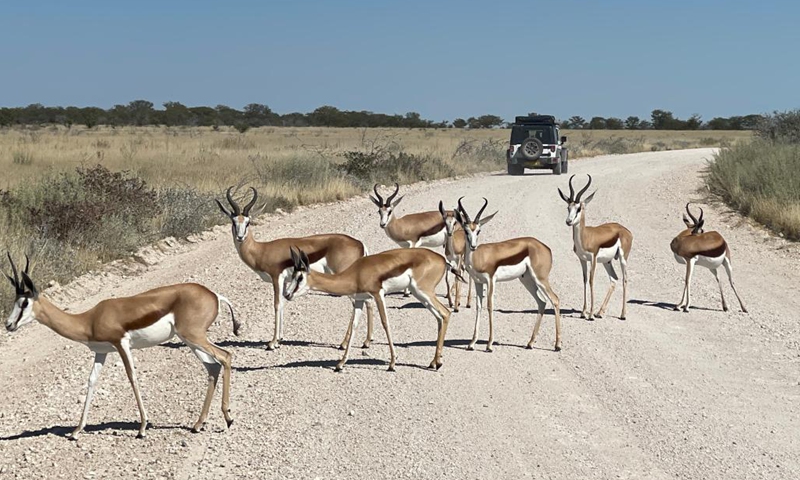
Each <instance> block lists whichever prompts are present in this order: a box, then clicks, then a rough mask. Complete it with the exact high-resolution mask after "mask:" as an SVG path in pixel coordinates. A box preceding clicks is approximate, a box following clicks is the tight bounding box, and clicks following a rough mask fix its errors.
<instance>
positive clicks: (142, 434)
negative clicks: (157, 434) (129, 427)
mask: <svg viewBox="0 0 800 480" xmlns="http://www.w3.org/2000/svg"><path fill="white" fill-rule="evenodd" d="M146 437H147V434H144V433H142V432H139V433H137V434H136V438H146Z"/></svg>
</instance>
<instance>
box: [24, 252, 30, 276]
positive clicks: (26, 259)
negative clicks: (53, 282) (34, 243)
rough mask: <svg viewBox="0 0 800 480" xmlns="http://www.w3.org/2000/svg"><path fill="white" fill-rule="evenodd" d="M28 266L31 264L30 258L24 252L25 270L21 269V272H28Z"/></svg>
mask: <svg viewBox="0 0 800 480" xmlns="http://www.w3.org/2000/svg"><path fill="white" fill-rule="evenodd" d="M30 266H31V259H30V257H29V256H28V254H27V253H26V254H25V270H23V272H24V273H26V274H28V273H30V271H29V270H30Z"/></svg>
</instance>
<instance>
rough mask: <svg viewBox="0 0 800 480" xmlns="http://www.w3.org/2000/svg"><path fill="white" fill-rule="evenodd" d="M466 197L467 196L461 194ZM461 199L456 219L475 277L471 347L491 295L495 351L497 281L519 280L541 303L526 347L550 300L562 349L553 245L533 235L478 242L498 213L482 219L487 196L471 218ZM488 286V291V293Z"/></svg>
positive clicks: (489, 347)
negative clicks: (552, 274)
mask: <svg viewBox="0 0 800 480" xmlns="http://www.w3.org/2000/svg"><path fill="white" fill-rule="evenodd" d="M461 198H464V197H461ZM461 198H459V199H458V210H456V211H455V212H454V213H455V217H456V221H458V223H459V224H460V225H461V228H462V229H463V230H464V232H465V233H466V240H467V247H468V248H467V250H466V253H465V255H464V261H465V265H466V268H467V272H469V274H470V276H471V277H472V278H473V280H475V299H476V301H475V330H474V332H473V334H472V340H471V341H470V342H469V346H468V347H467V349H468V350H472V349H474V348H475V343H476V342H477V341H478V327H479V325H480V319H481V308H482V306H483V300H484V298H487V296H488V302H487V309H488V310H489V340H488V342H487V343H486V351H487V352H491V351H492V345H493V343H494V290H495V285H496V284H497V282H508V281H511V280H515V279H519V281H520V282H522V285H524V286H525V288H526V289H527V290H528V292H530V294H531V295H532V296H533V298H534V300H536V304H537V306H538V310H539V315H538V317H537V318H536V323H535V325H534V327H533V333H532V334H531V339H530V341H529V342H528V344H527V345H526V348H533V343H534V342H535V341H536V336H537V335H538V333H539V326H540V325H541V323H542V318H543V317H544V309H545V306H546V303H545V300H544V299H547V300H549V301H550V303H551V304H552V305H553V309H554V311H555V317H556V343H555V350H556V351H559V350H561V311H560V310H559V300H558V295H556V293H555V292H554V291H553V288H552V287H551V286H550V280H549V277H550V271H551V270H552V268H553V254H552V252H551V251H550V248H549V247H548V246H547V245H545V244H544V243H542V242H540V241H539V240H537V239H535V238H533V237H521V238H514V239H511V240H505V241H503V242H497V243H484V244H482V245H478V235H480V233H481V227H482V226H483V225H485V224H486V223H488V222H489V220H491V219H492V218H493V217H494V216H495V215H496V214H497V212H495V213H493V214H491V215H489V216H488V217H485V218H482V217H481V216H482V215H483V211H484V210H485V209H486V206H487V205H488V204H489V201H488V200H486V199H485V198H484V199H483V206H482V207H481V209H480V210H479V211H478V215H476V216H475V220H472V219H470V217H469V215H468V214H467V211H466V210H464V207H463V206H462V205H461ZM487 289H488V292H487Z"/></svg>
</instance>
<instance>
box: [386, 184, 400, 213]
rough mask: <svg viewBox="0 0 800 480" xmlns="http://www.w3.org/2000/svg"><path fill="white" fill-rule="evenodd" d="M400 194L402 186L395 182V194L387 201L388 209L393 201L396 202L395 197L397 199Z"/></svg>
mask: <svg viewBox="0 0 800 480" xmlns="http://www.w3.org/2000/svg"><path fill="white" fill-rule="evenodd" d="M399 192H400V185H398V184H397V182H395V184H394V193H393V194H391V195H389V198H387V199H386V206H387V207H388V206H389V205H391V204H392V200H394V197H396V196H397V194H398V193H399Z"/></svg>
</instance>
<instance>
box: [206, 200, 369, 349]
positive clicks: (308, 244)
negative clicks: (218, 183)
mask: <svg viewBox="0 0 800 480" xmlns="http://www.w3.org/2000/svg"><path fill="white" fill-rule="evenodd" d="M250 188H251V190H253V198H252V200H250V203H248V204H247V205H245V207H244V209H240V208H239V205H238V204H237V203H236V202H235V201H234V200H233V197H232V196H231V190H232V189H233V187H230V188H228V191H227V192H226V197H227V199H228V203H229V204H230V206H231V209H232V210H231V211H228V210H227V209H226V208H225V207H224V206H223V205H222V203H221V202H220V201H219V200H217V205H219V209H220V210H222V213H224V214H225V215H227V216H228V217H229V218H230V219H231V224H232V225H231V229H232V233H233V244H234V246H235V247H236V251H237V252H238V253H239V258H241V259H242V261H243V262H244V263H245V265H247V266H248V267H250V269H251V270H253V271H254V272H256V274H257V275H258V276H259V277H261V279H262V280H264V281H265V282H269V283H270V284H272V293H273V296H274V298H273V302H274V309H275V332H274V333H273V336H272V340H271V341H270V342H269V343H268V344H267V348H268V349H269V350H273V349H276V348H279V347H280V342H281V341H282V340H283V309H284V306H285V304H286V300H285V299H284V298H283V295H282V294H281V292H282V291H283V284H284V282H285V281H286V278H287V277H288V276H289V273H290V272H291V269H292V265H293V262H292V258H291V256H290V255H289V247H293V246H294V247H298V248H302V249H303V251H305V252H307V254H308V256H309V258H310V260H311V266H312V267H314V268H318V269H320V270H323V271H325V272H328V273H334V272H341V271H343V270H344V269H346V268H347V267H349V266H350V265H352V264H353V262H355V261H356V260H357V259H359V258H361V257H363V256H365V255H367V254H368V253H367V248H366V246H364V244H363V243H362V242H360V241H358V240H356V239H355V238H353V237H350V236H348V235H342V234H325V235H311V236H308V237H301V238H279V239H277V240H273V241H271V242H257V241H256V240H255V239H254V238H253V234H252V233H251V231H250V228H249V227H250V209H252V208H253V205H255V204H256V200H257V199H258V191H257V190H256V189H255V188H253V187H250ZM366 308H367V338H366V339H365V340H364V345H363V348H369V344H370V342H371V341H372V308H371V307H370V306H369V305H367V306H366ZM351 334H352V332H351V331H349V330H348V332H347V336H346V337H345V338H344V340H343V341H342V343H341V344H340V345H339V348H340V349H343V348H345V345H346V344H348V343H349V338H350V335H351Z"/></svg>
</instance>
